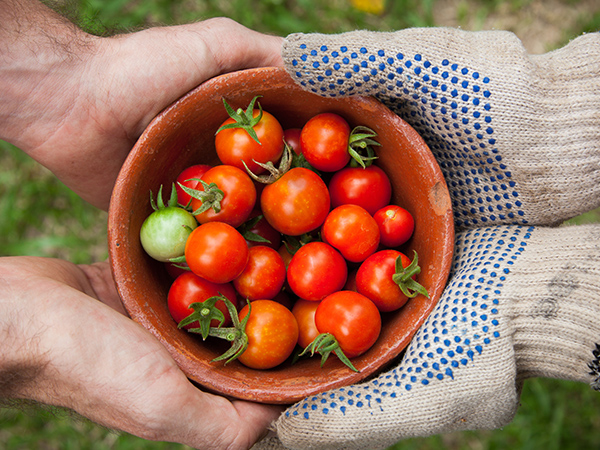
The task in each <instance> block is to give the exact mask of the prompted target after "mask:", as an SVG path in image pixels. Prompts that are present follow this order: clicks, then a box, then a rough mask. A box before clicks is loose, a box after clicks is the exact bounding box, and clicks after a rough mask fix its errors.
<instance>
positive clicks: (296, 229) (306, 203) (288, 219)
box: [260, 167, 329, 236]
mask: <svg viewBox="0 0 600 450" xmlns="http://www.w3.org/2000/svg"><path fill="white" fill-rule="evenodd" d="M260 206H261V210H262V212H263V214H264V216H265V218H266V219H267V221H268V222H269V223H270V224H271V226H273V228H275V229H276V230H278V231H279V232H280V233H282V234H285V235H288V236H300V235H302V234H304V233H308V232H309V231H312V230H314V229H316V228H318V227H320V226H321V225H322V224H323V221H324V220H325V217H327V214H328V213H329V192H328V190H327V185H326V184H325V182H324V181H323V180H322V179H321V177H319V176H318V175H317V174H316V173H315V172H313V171H312V170H308V169H304V168H301V167H296V168H294V169H291V170H289V171H288V172H286V173H285V174H284V175H283V176H282V177H281V178H279V179H278V180H277V181H275V182H274V183H271V184H269V185H267V186H265V188H264V190H263V192H262V195H261V197H260Z"/></svg>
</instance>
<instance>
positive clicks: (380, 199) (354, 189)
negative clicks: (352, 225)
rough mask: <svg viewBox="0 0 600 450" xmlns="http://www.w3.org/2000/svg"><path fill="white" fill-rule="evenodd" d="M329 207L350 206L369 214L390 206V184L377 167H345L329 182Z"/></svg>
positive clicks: (384, 174) (385, 175)
mask: <svg viewBox="0 0 600 450" xmlns="http://www.w3.org/2000/svg"><path fill="white" fill-rule="evenodd" d="M328 187H329V193H330V195H331V207H332V208H336V207H338V206H340V205H345V204H352V205H358V206H362V207H363V208H365V209H366V210H367V211H368V212H369V214H371V215H373V214H375V213H376V212H377V211H378V210H379V209H381V208H383V207H384V206H386V205H389V204H390V201H391V198H392V183H391V181H390V179H389V177H388V176H387V174H386V173H385V172H384V171H383V170H382V169H381V168H380V167H378V166H375V165H371V166H369V167H367V168H366V169H363V168H362V167H346V168H345V169H342V170H340V171H339V172H336V173H335V174H333V176H332V177H331V180H330V181H329V186H328Z"/></svg>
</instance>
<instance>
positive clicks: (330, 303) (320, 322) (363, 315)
mask: <svg viewBox="0 0 600 450" xmlns="http://www.w3.org/2000/svg"><path fill="white" fill-rule="evenodd" d="M315 323H316V325H317V329H318V330H319V332H320V333H330V334H332V335H333V336H334V337H335V338H336V340H337V341H338V344H339V345H340V348H341V349H342V351H343V352H344V354H345V355H346V356H347V357H348V358H354V357H356V356H359V355H362V354H363V353H364V352H366V351H367V350H368V349H369V348H371V347H372V346H373V344H374V343H375V342H376V341H377V338H378V337H379V333H380V332H381V315H380V313H379V310H378V309H377V307H376V306H375V305H374V304H373V302H372V301H371V300H369V299H368V298H367V297H365V296H364V295H361V294H359V293H358V292H353V291H338V292H334V293H333V294H331V295H328V296H327V297H325V298H324V299H323V300H322V301H321V302H320V303H319V306H318V308H317V311H316V313H315Z"/></svg>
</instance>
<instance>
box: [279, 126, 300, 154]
mask: <svg viewBox="0 0 600 450" xmlns="http://www.w3.org/2000/svg"><path fill="white" fill-rule="evenodd" d="M300 131H301V129H300V128H288V129H287V130H285V131H284V132H283V139H284V140H285V142H287V144H288V145H289V146H290V147H292V150H294V153H295V154H296V155H300V154H301V153H302V147H301V146H300Z"/></svg>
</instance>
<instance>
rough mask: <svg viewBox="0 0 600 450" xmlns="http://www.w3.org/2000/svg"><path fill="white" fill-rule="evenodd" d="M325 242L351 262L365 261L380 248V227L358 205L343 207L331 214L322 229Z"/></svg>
mask: <svg viewBox="0 0 600 450" xmlns="http://www.w3.org/2000/svg"><path fill="white" fill-rule="evenodd" d="M321 236H322V237H323V241H324V242H327V243H328V244H330V245H332V246H333V247H334V248H336V249H337V250H339V252H340V253H341V254H342V256H343V257H344V258H346V259H347V260H348V261H350V262H355V263H357V262H361V261H364V260H365V259H366V258H367V257H368V256H370V255H372V254H373V253H375V251H376V250H377V247H379V227H378V226H377V222H375V219H373V216H371V214H369V213H368V212H367V211H366V210H365V209H364V208H363V207H361V206H358V205H341V206H338V207H337V208H335V209H334V210H333V211H331V212H330V213H329V215H328V216H327V218H326V219H325V223H323V227H322V229H321Z"/></svg>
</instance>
